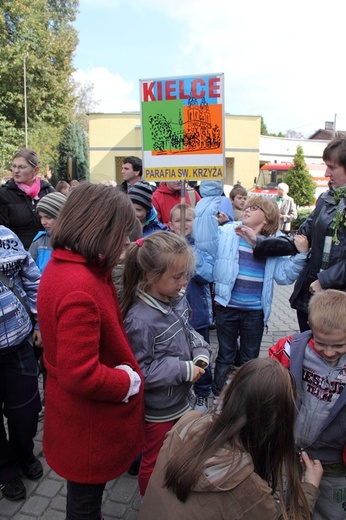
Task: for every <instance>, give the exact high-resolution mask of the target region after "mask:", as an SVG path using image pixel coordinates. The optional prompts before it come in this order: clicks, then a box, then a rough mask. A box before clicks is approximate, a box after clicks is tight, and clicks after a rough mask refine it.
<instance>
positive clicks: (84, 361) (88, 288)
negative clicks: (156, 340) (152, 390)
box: [38, 249, 144, 484]
mask: <svg viewBox="0 0 346 520" xmlns="http://www.w3.org/2000/svg"><path fill="white" fill-rule="evenodd" d="M38 315H39V323H40V330H41V333H42V340H43V345H44V360H45V366H46V368H47V383H46V389H45V406H46V408H45V420H44V435H43V449H44V453H45V456H46V459H47V462H48V464H49V465H50V466H51V467H52V468H53V469H54V471H56V473H58V474H59V475H61V476H63V477H64V478H66V479H68V480H72V481H74V482H79V483H88V484H97V483H103V482H107V481H109V480H112V479H114V478H116V477H118V476H119V475H121V474H122V473H123V472H124V471H125V470H126V469H127V468H128V466H129V465H130V463H131V462H132V461H133V459H134V457H136V455H138V453H139V452H140V450H141V447H142V436H143V426H144V400H143V381H142V385H141V391H140V393H139V394H137V395H135V396H133V397H130V399H129V402H128V403H124V402H122V401H123V399H124V398H125V397H126V395H127V392H128V390H129V386H130V379H129V376H128V374H127V373H126V372H125V371H123V370H120V369H114V367H115V366H117V365H120V364H127V365H129V366H131V367H132V368H134V369H135V370H136V372H138V373H139V374H140V369H139V366H138V364H137V361H136V359H135V357H134V355H133V353H132V350H131V347H130V345H129V342H128V339H127V336H126V333H125V330H124V327H123V322H122V318H121V315H120V310H119V305H118V302H117V297H116V293H115V289H114V286H113V283H112V279H111V273H109V276H107V275H104V274H102V273H101V272H100V270H99V269H97V268H95V267H90V266H88V265H87V264H86V262H85V260H84V258H83V257H82V256H80V255H77V254H75V253H72V252H71V251H65V250H59V249H58V250H56V251H54V252H53V253H52V257H51V260H50V261H49V262H48V264H47V267H46V269H45V271H44V275H43V276H42V278H41V282H40V286H39V294H38Z"/></svg>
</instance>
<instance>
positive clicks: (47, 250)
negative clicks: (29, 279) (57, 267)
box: [29, 191, 67, 273]
mask: <svg viewBox="0 0 346 520" xmlns="http://www.w3.org/2000/svg"><path fill="white" fill-rule="evenodd" d="M66 200H67V197H66V196H65V195H63V194H62V193H59V192H58V191H56V192H54V193H49V194H48V195H45V196H44V197H42V199H40V200H39V202H38V203H37V206H36V211H37V213H38V215H39V217H40V220H41V224H42V226H43V227H44V231H39V232H38V233H37V235H36V236H35V237H34V239H33V241H32V243H31V246H30V248H29V252H30V254H31V256H32V257H33V259H34V260H35V262H36V265H37V267H38V268H39V270H40V271H41V273H43V270H44V268H45V267H46V265H47V263H48V260H49V259H50V256H51V254H52V246H51V245H50V234H51V232H52V231H53V229H54V226H55V221H56V219H57V217H58V214H59V212H60V210H61V208H62V207H63V205H64V204H65V202H66Z"/></svg>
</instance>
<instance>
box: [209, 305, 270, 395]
mask: <svg viewBox="0 0 346 520" xmlns="http://www.w3.org/2000/svg"><path fill="white" fill-rule="evenodd" d="M263 318H264V315H263V311H262V310H253V311H252V310H242V309H233V308H232V307H222V306H221V305H217V306H216V316H215V325H216V333H217V339H218V342H219V350H218V354H217V357H216V360H215V372H214V381H213V386H212V390H213V394H214V395H219V394H220V392H221V390H222V389H223V387H224V385H225V383H226V381H227V375H228V374H229V373H230V372H231V371H232V370H233V368H234V364H235V359H236V354H237V339H238V336H240V360H239V361H240V365H244V363H246V362H247V361H249V360H250V359H255V358H257V357H258V354H259V350H260V346H261V341H262V336H263V329H264V321H263Z"/></svg>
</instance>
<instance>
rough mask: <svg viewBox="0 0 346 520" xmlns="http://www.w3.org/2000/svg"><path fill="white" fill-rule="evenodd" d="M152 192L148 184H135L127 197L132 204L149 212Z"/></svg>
mask: <svg viewBox="0 0 346 520" xmlns="http://www.w3.org/2000/svg"><path fill="white" fill-rule="evenodd" d="M152 196H153V193H152V190H151V187H150V184H145V183H144V182H137V184H134V185H133V186H132V188H131V189H130V191H129V197H130V199H131V200H132V202H133V203H134V204H139V205H140V206H142V208H144V209H146V210H147V211H150V210H151V208H152V204H151V201H152Z"/></svg>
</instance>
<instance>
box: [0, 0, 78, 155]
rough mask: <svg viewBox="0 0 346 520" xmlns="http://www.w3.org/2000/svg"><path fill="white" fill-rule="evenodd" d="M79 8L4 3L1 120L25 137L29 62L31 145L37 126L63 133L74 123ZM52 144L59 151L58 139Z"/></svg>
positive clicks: (49, 2)
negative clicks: (65, 127) (75, 25)
mask: <svg viewBox="0 0 346 520" xmlns="http://www.w3.org/2000/svg"><path fill="white" fill-rule="evenodd" d="M77 8H78V0H61V1H60V0H59V1H58V0H16V1H15V2H13V0H2V1H1V9H0V80H1V81H0V115H1V116H2V117H3V118H5V120H6V121H7V123H8V125H11V126H13V127H14V128H15V129H16V130H20V131H22V132H23V130H24V126H25V117H24V72H23V67H24V61H25V65H26V93H27V122H28V144H29V146H33V143H32V137H33V135H34V134H35V133H36V134H37V133H40V131H39V130H38V127H41V128H42V127H43V126H44V125H49V126H52V127H54V128H56V129H59V131H61V129H62V128H63V127H64V126H65V125H66V124H67V123H68V122H70V121H71V120H72V118H73V109H74V104H75V95H74V85H73V83H72V81H71V74H72V72H73V70H74V69H73V65H72V59H73V54H74V51H75V48H76V45H77V43H78V39H77V31H76V29H75V28H74V27H73V25H72V23H73V21H74V20H75V18H76V13H77ZM57 135H59V132H57ZM23 144H24V143H23V142H21V143H18V145H19V146H22V145H23ZM51 144H52V145H53V146H55V148H56V147H57V144H58V140H57V141H55V142H53V143H51ZM1 146H2V145H1V144H0V147H1ZM19 146H17V147H19ZM41 162H42V160H41Z"/></svg>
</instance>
